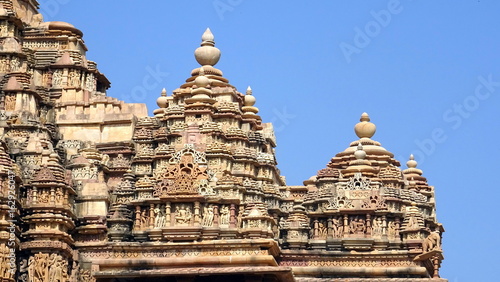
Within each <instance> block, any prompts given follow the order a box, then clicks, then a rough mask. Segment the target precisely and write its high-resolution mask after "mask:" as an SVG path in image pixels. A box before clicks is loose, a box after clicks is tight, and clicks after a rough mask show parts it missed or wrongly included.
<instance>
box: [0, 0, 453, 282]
mask: <svg viewBox="0 0 500 282" xmlns="http://www.w3.org/2000/svg"><path fill="white" fill-rule="evenodd" d="M37 9H38V3H37V1H35V0H24V1H23V0H0V89H1V92H0V133H1V136H2V139H1V144H0V183H1V185H0V187H1V192H0V197H1V205H0V276H1V277H0V278H1V279H3V280H2V281H31V282H42V281H60V282H67V281H216V280H217V279H218V280H219V281H373V279H374V278H377V279H378V280H377V281H445V280H444V279H441V278H439V274H438V270H439V267H440V264H441V261H442V260H443V256H442V251H441V235H442V233H443V232H444V229H443V227H442V226H441V224H439V223H438V222H437V220H436V213H435V199H434V187H432V186H429V185H428V184H427V180H426V178H425V177H423V176H422V175H423V173H422V171H421V170H420V169H418V168H417V162H416V161H415V160H414V159H413V157H410V160H409V161H408V162H407V166H408V168H407V169H404V170H401V169H400V168H399V166H400V164H399V162H398V161H397V160H395V159H394V156H393V154H392V153H390V152H389V151H387V150H386V149H384V148H383V147H382V146H381V144H380V143H379V142H377V141H375V140H373V139H372V137H373V135H374V134H375V125H374V124H373V123H371V122H370V117H369V116H368V115H367V114H366V113H364V114H363V115H362V116H361V120H360V122H359V123H358V124H356V126H355V132H356V135H357V137H358V139H357V140H355V141H353V142H352V143H351V144H350V146H349V147H348V148H347V149H345V150H344V151H343V152H341V153H339V154H337V155H336V156H335V157H333V158H332V159H331V161H330V163H328V164H327V166H326V168H324V169H322V170H320V171H319V172H318V174H317V175H316V176H313V177H311V178H310V179H308V180H306V181H304V186H287V185H286V184H285V180H284V177H282V176H281V175H280V171H279V170H278V168H277V166H276V165H277V162H276V157H275V153H274V147H275V146H276V140H275V137H274V132H273V127H272V125H271V124H270V123H263V122H262V120H261V117H260V116H259V115H258V112H259V109H258V108H257V107H255V104H256V98H255V96H253V93H252V90H251V89H250V87H249V88H248V89H247V90H246V93H245V94H242V93H240V92H238V91H237V90H236V88H235V87H234V86H232V85H231V84H229V81H228V80H227V79H226V78H225V77H224V76H223V74H222V71H220V70H219V69H217V68H215V67H214V66H215V65H216V64H217V62H218V60H219V58H220V51H219V49H217V48H216V47H215V42H214V36H213V35H212V33H211V32H210V30H209V29H207V30H206V31H205V33H204V34H203V36H202V43H201V47H199V48H198V49H196V51H195V57H196V61H197V62H198V63H199V64H200V65H201V67H198V68H196V69H194V70H193V71H192V72H191V76H190V77H189V78H188V79H187V80H186V83H184V84H183V85H181V86H180V87H179V88H178V89H176V90H174V91H173V93H171V95H169V94H168V93H167V91H166V90H163V91H162V92H161V94H160V97H159V98H158V99H157V104H158V109H155V110H154V112H153V113H154V116H153V117H149V116H148V115H147V110H146V107H145V105H143V104H129V103H125V102H123V101H119V100H117V99H115V98H111V97H108V96H106V90H107V89H108V88H109V86H110V82H109V81H108V80H107V79H106V77H105V76H104V75H103V74H102V73H100V72H99V71H98V69H97V67H96V64H95V63H94V62H92V61H90V60H88V59H87V58H86V55H85V52H86V50H87V48H86V46H85V44H84V42H83V40H82V36H83V34H82V32H81V31H80V30H78V29H77V28H75V27H74V26H72V25H71V24H68V23H64V22H43V20H42V17H41V15H40V14H39V13H38V11H37ZM113 279H122V280H113Z"/></svg>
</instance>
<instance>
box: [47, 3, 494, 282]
mask: <svg viewBox="0 0 500 282" xmlns="http://www.w3.org/2000/svg"><path fill="white" fill-rule="evenodd" d="M39 2H40V3H41V4H42V6H41V10H42V12H43V13H44V15H45V19H46V20H60V21H67V22H70V23H72V24H74V25H75V26H76V27H78V28H79V29H81V30H82V31H83V32H84V34H85V37H84V39H85V41H86V43H87V46H88V47H89V52H88V57H89V59H91V60H94V61H96V62H97V63H98V66H99V69H100V70H101V71H102V72H103V73H105V74H106V75H107V76H108V78H109V79H110V80H111V82H112V88H111V89H110V90H109V92H108V95H110V96H114V97H117V98H119V99H122V100H125V101H127V102H140V103H146V104H147V105H148V108H149V110H150V112H151V111H152V110H153V109H155V108H156V103H155V100H156V98H157V97H158V96H159V93H160V91H161V89H162V88H163V87H165V88H167V90H168V92H169V93H171V91H172V90H173V89H175V88H177V87H178V86H180V85H181V84H182V83H183V82H184V81H185V79H187V78H188V77H189V76H190V72H191V70H192V69H194V68H196V67H197V66H198V64H197V63H196V61H195V60H194V56H193V51H194V50H195V49H196V48H197V47H198V46H199V43H200V38H201V34H202V33H203V31H204V30H205V29H206V28H207V27H210V28H211V30H212V31H213V33H214V35H215V41H216V46H217V47H218V48H219V49H221V51H222V57H221V60H220V62H219V63H218V64H217V66H216V67H217V68H219V69H221V70H222V71H223V72H224V76H225V77H226V78H228V79H229V81H230V82H231V83H232V84H233V85H234V86H236V87H237V88H238V89H239V90H240V92H243V91H244V90H245V89H246V87H247V86H248V85H250V86H251V87H252V89H253V93H254V95H255V97H256V98H257V103H256V106H257V107H259V109H260V113H259V114H260V115H261V116H262V117H263V120H264V121H265V122H273V123H274V125H275V128H276V130H277V133H276V134H277V138H278V147H277V155H278V163H279V168H280V169H281V171H282V174H283V175H285V176H286V177H287V182H288V184H289V185H298V184H301V183H302V181H303V180H305V179H307V178H309V177H310V176H311V175H314V174H316V172H317V170H319V169H321V168H323V167H325V165H326V164H327V163H328V161H329V160H330V158H331V157H333V156H334V155H335V154H336V153H338V152H340V151H342V150H344V149H345V148H346V147H348V146H349V143H350V142H351V141H354V140H355V139H356V136H355V134H354V132H353V126H354V125H355V124H356V123H357V122H358V120H359V117H360V115H361V113H363V112H367V113H369V115H370V117H371V119H372V122H374V123H375V124H376V125H377V133H376V134H375V136H374V138H373V139H375V140H377V141H379V142H381V143H382V145H383V146H384V147H385V148H386V149H388V150H389V151H391V152H393V153H394V154H395V156H396V158H397V159H398V160H399V161H400V162H401V163H403V164H404V163H406V161H407V159H408V156H409V154H410V153H413V154H415V157H416V160H417V161H418V162H419V168H421V169H422V170H423V171H424V176H426V177H427V178H428V181H429V183H430V184H431V185H434V186H435V191H436V198H437V212H438V219H439V220H440V221H441V222H442V223H443V224H444V226H445V229H446V233H444V250H445V261H444V262H443V267H442V271H441V275H442V276H443V277H445V278H448V279H449V280H450V281H453V282H458V281H460V282H463V281H494V280H496V278H497V277H496V274H495V271H494V269H495V268H496V267H497V265H496V264H497V262H498V258H497V257H496V253H497V252H498V251H499V250H500V248H499V245H500V243H499V240H497V238H496V237H497V236H498V234H499V231H498V230H499V229H498V227H496V226H497V225H498V224H495V223H494V220H495V219H494V216H495V215H496V214H497V213H496V211H497V210H496V207H497V206H498V201H499V198H500V193H499V192H498V191H499V188H500V187H499V185H498V183H497V182H496V177H495V175H499V172H498V169H499V168H498V162H499V161H500V160H499V159H500V158H499V157H500V154H499V149H498V145H497V144H496V142H498V141H497V140H500V130H499V125H498V123H497V122H496V120H498V110H499V108H500V97H499V96H500V52H499V50H500V28H499V27H500V17H499V12H500V2H499V1H494V0H480V1H478V0H463V1H451V0H449V1H417V0H414V1H410V0H399V1H397V0H390V1H389V0H383V1H354V0H353V1H315V2H314V3H312V1H286V2H285V1H279V2H277V1H255V0H254V1H249V0H215V1H201V0H200V1H142V2H141V3H146V4H139V2H138V1H131V0H128V1H127V0H124V1H102V0H101V1H98V0H86V1H76V0H39ZM148 77H149V78H148ZM151 78H152V79H151ZM403 167H406V166H405V165H403Z"/></svg>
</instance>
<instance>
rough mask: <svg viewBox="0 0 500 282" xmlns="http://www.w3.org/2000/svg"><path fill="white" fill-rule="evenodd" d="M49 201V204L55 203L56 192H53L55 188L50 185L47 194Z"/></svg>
mask: <svg viewBox="0 0 500 282" xmlns="http://www.w3.org/2000/svg"><path fill="white" fill-rule="evenodd" d="M49 199H50V200H49V203H50V204H51V205H55V203H56V192H55V189H54V187H50V196H49Z"/></svg>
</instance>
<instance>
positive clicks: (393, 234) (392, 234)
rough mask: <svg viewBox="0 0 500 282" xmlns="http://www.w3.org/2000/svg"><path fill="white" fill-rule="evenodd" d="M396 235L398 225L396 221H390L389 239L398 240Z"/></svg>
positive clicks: (388, 228) (388, 227)
mask: <svg viewBox="0 0 500 282" xmlns="http://www.w3.org/2000/svg"><path fill="white" fill-rule="evenodd" d="M396 234H397V226H396V223H395V222H394V221H389V224H388V225H387V236H388V237H389V239H392V240H394V239H397V238H396Z"/></svg>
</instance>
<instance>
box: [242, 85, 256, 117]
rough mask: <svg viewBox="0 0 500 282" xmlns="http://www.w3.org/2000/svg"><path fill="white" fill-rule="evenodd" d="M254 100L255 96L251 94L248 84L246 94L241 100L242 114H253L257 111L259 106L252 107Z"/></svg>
mask: <svg viewBox="0 0 500 282" xmlns="http://www.w3.org/2000/svg"><path fill="white" fill-rule="evenodd" d="M255 101H256V99H255V96H253V95H252V88H250V86H248V88H247V92H246V95H245V97H244V100H243V107H242V108H241V109H242V110H243V113H244V114H250V115H255V114H256V113H258V112H259V108H257V107H254V105H255Z"/></svg>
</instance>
